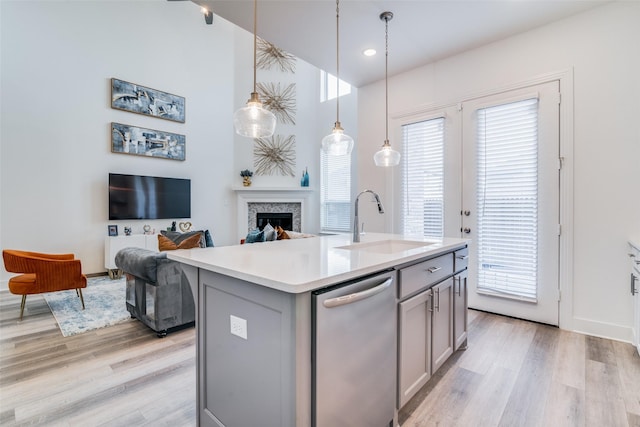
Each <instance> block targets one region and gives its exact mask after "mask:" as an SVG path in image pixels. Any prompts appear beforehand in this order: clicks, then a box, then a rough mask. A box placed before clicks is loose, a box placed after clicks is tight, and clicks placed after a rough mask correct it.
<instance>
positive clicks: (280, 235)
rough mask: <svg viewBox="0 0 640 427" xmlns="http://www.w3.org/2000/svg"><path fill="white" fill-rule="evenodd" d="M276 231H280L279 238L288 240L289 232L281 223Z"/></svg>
mask: <svg viewBox="0 0 640 427" xmlns="http://www.w3.org/2000/svg"><path fill="white" fill-rule="evenodd" d="M276 233H278V240H286V239H288V238H289V235H288V234H287V232H286V231H284V230H283V229H282V227H280V226H279V225H278V226H277V227H276Z"/></svg>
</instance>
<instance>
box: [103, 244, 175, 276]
mask: <svg viewBox="0 0 640 427" xmlns="http://www.w3.org/2000/svg"><path fill="white" fill-rule="evenodd" d="M162 259H167V254H166V252H155V251H151V250H149V249H143V248H123V249H120V250H119V251H118V253H117V254H116V258H115V261H116V266H117V267H118V268H119V269H121V270H122V271H124V272H125V273H128V274H132V275H134V276H136V277H139V278H141V279H143V280H144V281H146V282H151V283H156V281H157V278H158V260H162Z"/></svg>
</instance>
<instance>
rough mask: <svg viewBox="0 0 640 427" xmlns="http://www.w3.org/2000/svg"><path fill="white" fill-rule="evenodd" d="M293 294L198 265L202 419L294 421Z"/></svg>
mask: <svg viewBox="0 0 640 427" xmlns="http://www.w3.org/2000/svg"><path fill="white" fill-rule="evenodd" d="M295 297H296V296H295V295H293V294H287V293H284V292H279V291H276V290H273V289H268V288H265V287H262V286H255V285H252V284H251V283H248V282H245V281H242V280H238V279H235V278H232V277H228V276H223V275H221V274H217V273H212V272H209V271H204V270H200V289H199V301H198V302H199V304H200V305H199V328H198V341H199V342H198V365H199V375H200V381H199V393H198V398H199V400H200V402H199V404H198V408H199V414H198V425H200V426H218V427H220V426H226V427H233V426H264V427H266V426H272V427H282V426H290V427H294V426H296V418H295V417H296V406H295V402H296V399H295V390H296V347H295V338H294V335H293V334H292V331H294V330H295V321H296V315H295ZM306 297H307V299H309V298H310V297H309V295H308V294H307V296H306ZM301 317H302V316H301ZM308 386H309V385H308V384H307V387H308Z"/></svg>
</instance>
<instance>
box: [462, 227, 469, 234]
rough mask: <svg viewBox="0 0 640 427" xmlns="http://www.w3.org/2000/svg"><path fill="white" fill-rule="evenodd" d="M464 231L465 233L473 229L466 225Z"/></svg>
mask: <svg viewBox="0 0 640 427" xmlns="http://www.w3.org/2000/svg"><path fill="white" fill-rule="evenodd" d="M462 231H464V233H465V234H469V233H471V229H470V228H469V227H465V228H464V230H462Z"/></svg>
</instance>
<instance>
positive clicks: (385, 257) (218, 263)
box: [168, 233, 467, 427]
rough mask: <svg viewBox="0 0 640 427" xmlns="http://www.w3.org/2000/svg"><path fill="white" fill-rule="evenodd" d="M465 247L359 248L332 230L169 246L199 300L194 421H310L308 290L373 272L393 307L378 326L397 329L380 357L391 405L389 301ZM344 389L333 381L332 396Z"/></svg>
mask: <svg viewBox="0 0 640 427" xmlns="http://www.w3.org/2000/svg"><path fill="white" fill-rule="evenodd" d="M466 244H467V241H466V240H463V239H447V238H445V239H442V240H424V239H418V238H411V237H404V236H401V235H392V234H379V233H369V234H366V235H363V236H362V239H361V242H360V243H357V244H352V242H351V236H350V235H333V236H319V237H311V238H304V239H291V240H282V241H274V242H265V243H260V244H250V245H249V244H245V245H238V246H227V247H215V248H202V249H192V250H180V251H174V252H169V253H168V257H169V258H170V259H173V260H176V261H179V262H181V263H183V270H184V272H185V274H186V275H187V277H188V278H189V282H190V284H191V287H192V290H193V294H194V296H195V298H196V310H197V314H196V328H197V336H198V338H197V367H198V373H197V383H198V389H197V399H198V403H197V411H198V413H197V418H198V425H202V426H226V427H234V426H251V425H255V426H257V425H260V426H291V427H293V426H301V427H304V426H312V425H316V421H315V420H316V419H317V417H318V416H319V414H318V413H316V412H317V411H316V406H318V402H319V400H318V397H317V396H315V395H314V392H313V387H314V385H315V384H316V383H317V382H318V381H317V380H318V378H315V377H314V375H317V376H318V377H320V376H321V375H320V374H319V373H318V372H320V371H318V370H317V369H316V366H315V365H314V361H316V354H315V352H316V351H317V350H318V349H317V348H315V347H316V342H315V341H314V340H316V338H317V335H320V334H318V333H316V332H315V329H314V328H315V327H316V326H314V315H315V311H314V308H313V303H312V299H313V294H314V293H315V292H314V291H318V290H320V289H324V288H328V287H334V286H335V285H338V284H342V283H351V282H355V281H356V280H358V281H362V283H364V282H365V281H367V280H374V278H375V277H376V275H381V277H382V275H384V279H386V280H385V283H387V285H388V284H389V283H393V293H394V295H393V304H394V309H393V311H390V312H389V314H388V318H387V320H386V321H384V322H383V323H384V324H385V325H391V327H392V329H393V331H394V337H393V338H394V340H393V343H392V345H390V346H389V348H388V350H387V351H388V353H389V358H388V359H387V360H386V362H385V363H387V364H388V365H393V366H390V367H389V368H390V369H392V371H393V378H392V380H393V383H394V385H392V387H391V389H390V390H388V394H390V393H393V394H394V396H393V402H395V401H396V398H395V392H396V389H395V383H396V366H395V365H396V353H397V351H398V350H397V347H396V340H395V331H396V330H397V322H398V316H397V312H396V311H395V305H396V304H395V303H396V301H397V299H396V298H399V297H400V296H401V295H402V297H406V296H412V295H415V294H417V293H419V292H424V291H425V289H424V287H421V286H422V285H411V283H412V282H410V280H409V278H411V277H413V276H415V274H414V271H413V270H415V268H416V267H417V266H420V265H421V263H424V262H425V261H429V260H431V259H433V260H438V262H440V263H442V266H440V265H439V264H438V266H433V267H428V269H432V270H433V274H434V277H437V279H438V280H446V279H448V280H452V279H450V277H452V276H453V273H454V270H455V268H454V262H453V260H454V253H456V251H460V250H462V249H464V250H466ZM449 259H450V261H449ZM403 268H404V269H405V270H406V273H405V274H404V278H405V279H402V277H403V275H402V274H401V272H402V271H403ZM398 271H399V272H400V273H398ZM426 274H430V273H426ZM398 277H399V278H400V282H401V283H400V284H396V282H398ZM402 280H405V281H406V284H405V283H402ZM412 280H413V279H412ZM436 282H437V281H433V283H436ZM402 286H404V287H403V288H402ZM396 291H397V294H396ZM429 292H430V291H429ZM438 304H440V297H439V296H438ZM363 314H365V313H363ZM357 320H358V319H353V322H354V323H357ZM373 345H374V343H372V346H373ZM372 348H374V347H372ZM372 352H373V351H372ZM375 352H376V353H380V351H379V350H376V351H375ZM372 375H374V374H373V373H372ZM361 379H362V378H360V379H358V381H359V380H361ZM345 381H348V379H346V378H345ZM344 387H345V384H341V385H338V384H336V394H337V395H338V394H339V393H340V390H341V388H344ZM323 398H324V397H323ZM362 399H363V402H365V401H366V400H367V396H363V397H362ZM347 403H348V404H351V406H352V407H357V406H359V405H361V404H362V402H347ZM395 406H396V405H394V407H395ZM392 416H393V414H392Z"/></svg>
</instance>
